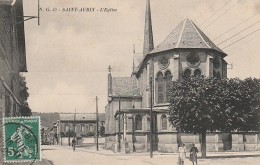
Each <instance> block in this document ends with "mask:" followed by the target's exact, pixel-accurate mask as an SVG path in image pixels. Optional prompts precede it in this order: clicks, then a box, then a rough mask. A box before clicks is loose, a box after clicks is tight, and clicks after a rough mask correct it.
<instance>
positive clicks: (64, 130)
mask: <svg viewBox="0 0 260 165" xmlns="http://www.w3.org/2000/svg"><path fill="white" fill-rule="evenodd" d="M59 115H60V120H59V121H58V123H57V125H58V126H57V127H58V128H57V132H58V137H66V138H68V139H67V140H68V141H69V143H70V141H71V139H72V138H73V137H74V133H76V135H75V137H77V138H81V137H93V136H96V129H97V125H96V114H95V113H76V114H75V113H61V114H59ZM98 118H99V128H100V127H102V126H104V124H105V114H102V113H100V114H99V115H98ZM61 143H62V141H61Z"/></svg>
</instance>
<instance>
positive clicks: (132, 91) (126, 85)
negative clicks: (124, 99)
mask: <svg viewBox="0 0 260 165" xmlns="http://www.w3.org/2000/svg"><path fill="white" fill-rule="evenodd" d="M135 81H136V79H135V78H133V77H113V78H112V95H114V96H117V95H119V94H120V96H133V95H140V92H139V89H138V88H137V87H136V85H135V84H136V82H135Z"/></svg>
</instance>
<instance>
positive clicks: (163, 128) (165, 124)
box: [161, 115, 167, 130]
mask: <svg viewBox="0 0 260 165" xmlns="http://www.w3.org/2000/svg"><path fill="white" fill-rule="evenodd" d="M161 124H162V130H167V117H166V115H162V117H161Z"/></svg>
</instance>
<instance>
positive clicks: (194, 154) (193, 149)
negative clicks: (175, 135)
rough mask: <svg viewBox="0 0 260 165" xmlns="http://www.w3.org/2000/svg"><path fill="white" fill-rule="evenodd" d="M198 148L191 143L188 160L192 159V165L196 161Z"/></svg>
mask: <svg viewBox="0 0 260 165" xmlns="http://www.w3.org/2000/svg"><path fill="white" fill-rule="evenodd" d="M198 152H199V151H198V148H197V147H195V144H192V147H191V149H190V161H192V165H194V162H195V163H196V165H197V164H198V163H197V153H198Z"/></svg>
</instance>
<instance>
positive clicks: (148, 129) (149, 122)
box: [147, 115, 151, 131]
mask: <svg viewBox="0 0 260 165" xmlns="http://www.w3.org/2000/svg"><path fill="white" fill-rule="evenodd" d="M150 124H151V118H150V116H148V115H147V131H150Z"/></svg>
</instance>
